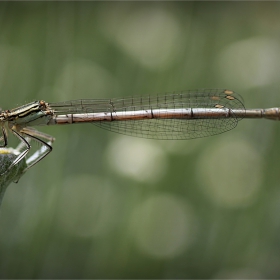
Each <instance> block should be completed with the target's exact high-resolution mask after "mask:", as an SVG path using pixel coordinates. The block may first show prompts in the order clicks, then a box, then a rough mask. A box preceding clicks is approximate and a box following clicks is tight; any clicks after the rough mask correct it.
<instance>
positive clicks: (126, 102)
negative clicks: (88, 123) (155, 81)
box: [50, 89, 245, 139]
mask: <svg viewBox="0 0 280 280" xmlns="http://www.w3.org/2000/svg"><path fill="white" fill-rule="evenodd" d="M50 106H51V107H52V108H53V109H54V110H55V113H56V114H78V113H100V112H107V113H114V112H125V111H130V112H134V111H135V112H136V111H139V110H154V109H161V110H164V109H166V110H168V111H169V112H170V110H172V109H174V110H175V109H176V110H177V111H178V110H180V109H186V108H201V109H203V110H204V109H205V111H206V110H207V109H209V108H216V109H218V110H219V109H220V110H224V109H225V108H227V109H229V110H230V109H241V110H244V111H245V108H244V105H243V102H242V98H241V97H240V95H238V94H237V93H235V92H233V91H231V90H226V89H203V90H193V91H181V92H173V93H167V94H158V95H155V96H149V95H148V96H137V97H127V98H122V99H109V100H90V99H82V100H73V101H67V102H61V103H55V104H52V103H50ZM238 121H239V119H238V118H234V117H232V118H218V117H217V118H213V117H211V118H197V119H184V118H183V113H182V118H181V119H180V118H176V119H174V118H165V119H159V118H158V119H155V118H152V119H141V120H140V119H139V120H137V119H133V120H121V121H117V120H115V121H97V122H93V124H94V125H96V126H98V127H101V128H103V129H106V130H110V131H113V132H117V133H121V134H126V135H131V136H136V137H143V138H152V139H192V138H200V137H206V136H210V135H215V134H219V133H223V132H225V131H228V130H231V129H233V128H234V127H235V126H236V125H237V123H238Z"/></svg>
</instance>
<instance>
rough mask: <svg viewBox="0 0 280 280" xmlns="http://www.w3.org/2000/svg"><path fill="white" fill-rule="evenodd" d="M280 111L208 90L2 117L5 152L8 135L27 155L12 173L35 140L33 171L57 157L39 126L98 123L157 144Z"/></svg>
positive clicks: (52, 106) (46, 106)
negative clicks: (250, 106)
mask: <svg viewBox="0 0 280 280" xmlns="http://www.w3.org/2000/svg"><path fill="white" fill-rule="evenodd" d="M279 117H280V112H279V108H270V109H249V110H248V109H245V108H244V105H243V101H242V98H241V96H240V95H239V94H237V93H235V92H234V91H232V90H228V89H203V90H189V91H181V92H173V93H166V94H157V95H154V96H150V95H147V96H137V97H126V98H113V99H80V100H72V101H65V102H59V103H48V102H45V101H43V100H41V101H35V102H31V103H29V104H26V105H23V106H20V107H18V108H15V109H12V110H6V111H1V113H0V122H1V126H2V137H1V139H0V140H1V141H0V147H5V146H7V144H8V140H7V139H8V138H7V131H8V130H9V131H11V132H12V133H13V134H14V135H15V136H16V137H17V138H18V139H19V140H20V141H21V145H22V151H21V152H20V154H19V155H18V156H17V157H16V159H15V160H14V161H13V163H12V164H11V166H10V167H9V168H8V170H9V169H11V168H12V167H13V166H14V165H15V164H17V163H18V162H20V161H21V160H22V159H23V158H24V157H26V155H27V154H28V152H29V151H30V148H31V145H30V143H29V142H30V139H32V140H35V141H36V142H38V143H39V144H41V145H42V146H44V147H45V149H43V151H42V149H41V151H42V152H41V153H40V155H39V156H38V155H37V156H36V157H34V160H33V161H29V165H28V166H27V168H26V169H28V168H30V167H32V166H33V165H34V164H36V163H37V162H39V161H40V160H41V159H42V158H44V157H45V156H46V155H48V154H49V153H50V152H51V151H52V142H53V141H54V138H53V137H52V136H50V135H47V134H45V133H42V132H40V131H38V130H36V129H34V128H33V127H34V126H40V125H63V124H74V123H93V124H95V125H96V126H99V127H101V128H104V129H107V130H110V131H114V132H117V133H121V134H126V135H131V136H136V137H143V138H152V139H176V140H179V139H194V138H200V137H206V136H211V135H215V134H219V133H223V132H225V131H228V130H231V129H233V128H234V127H235V126H236V125H237V123H238V121H239V120H241V119H242V118H267V119H272V120H279Z"/></svg>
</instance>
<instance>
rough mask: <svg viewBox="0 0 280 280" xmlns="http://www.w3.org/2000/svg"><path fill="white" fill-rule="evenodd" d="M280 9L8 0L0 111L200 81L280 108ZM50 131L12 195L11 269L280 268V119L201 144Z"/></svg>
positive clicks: (1, 42)
mask: <svg viewBox="0 0 280 280" xmlns="http://www.w3.org/2000/svg"><path fill="white" fill-rule="evenodd" d="M279 13H280V3H279V2H1V3H0V92H1V107H2V108H3V109H11V108H13V107H16V106H18V105H22V104H24V103H27V102H30V101H33V100H41V99H43V100H46V101H47V102H56V101H63V100H71V99H80V98H110V97H124V96H129V95H139V94H143V95H145V94H153V93H158V92H170V91H174V90H185V89H196V88H229V89H232V90H235V91H236V92H238V93H240V94H241V95H242V96H243V97H244V103H245V106H246V107H247V108H250V107H252V108H255V107H274V106H280V94H279V90H280V80H279V77H278V76H279V70H280V52H279V49H280V37H279V30H280V18H279ZM39 129H42V131H44V132H46V133H48V134H52V135H53V136H54V137H55V138H56V139H57V140H56V142H55V143H54V144H53V147H54V149H53V152H52V153H51V154H50V155H49V156H47V157H46V158H45V159H44V160H43V161H41V162H40V163H38V164H37V165H36V166H34V167H33V168H31V169H30V170H29V171H28V172H27V173H26V174H25V175H24V176H23V177H22V179H21V180H20V181H19V183H18V184H13V185H11V186H10V187H9V188H8V190H7V192H6V194H5V199H4V200H3V203H2V208H1V212H0V277H1V278H279V277H280V268H279V262H280V247H279V241H280V238H279V236H280V234H279V232H280V223H279V217H278V216H279V215H278V213H279V211H278V209H280V189H279V179H280V174H279V166H278V162H279V154H280V145H279V143H280V123H277V122H273V121H268V120H243V121H241V122H240V123H239V125H238V127H237V128H235V129H234V130H232V131H230V132H228V133H225V134H221V135H218V136H213V137H210V138H204V139H197V140H190V141H155V140H154V141H153V140H145V139H137V138H133V137H128V136H121V135H118V134H114V133H110V132H107V131H103V130H101V129H98V128H97V127H95V126H94V125H91V124H88V125H72V126H70V125H69V126H61V127H42V128H39ZM9 141H10V142H9V145H11V146H13V147H15V146H16V145H17V142H16V140H15V139H13V137H12V136H11V137H10V138H9Z"/></svg>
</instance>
